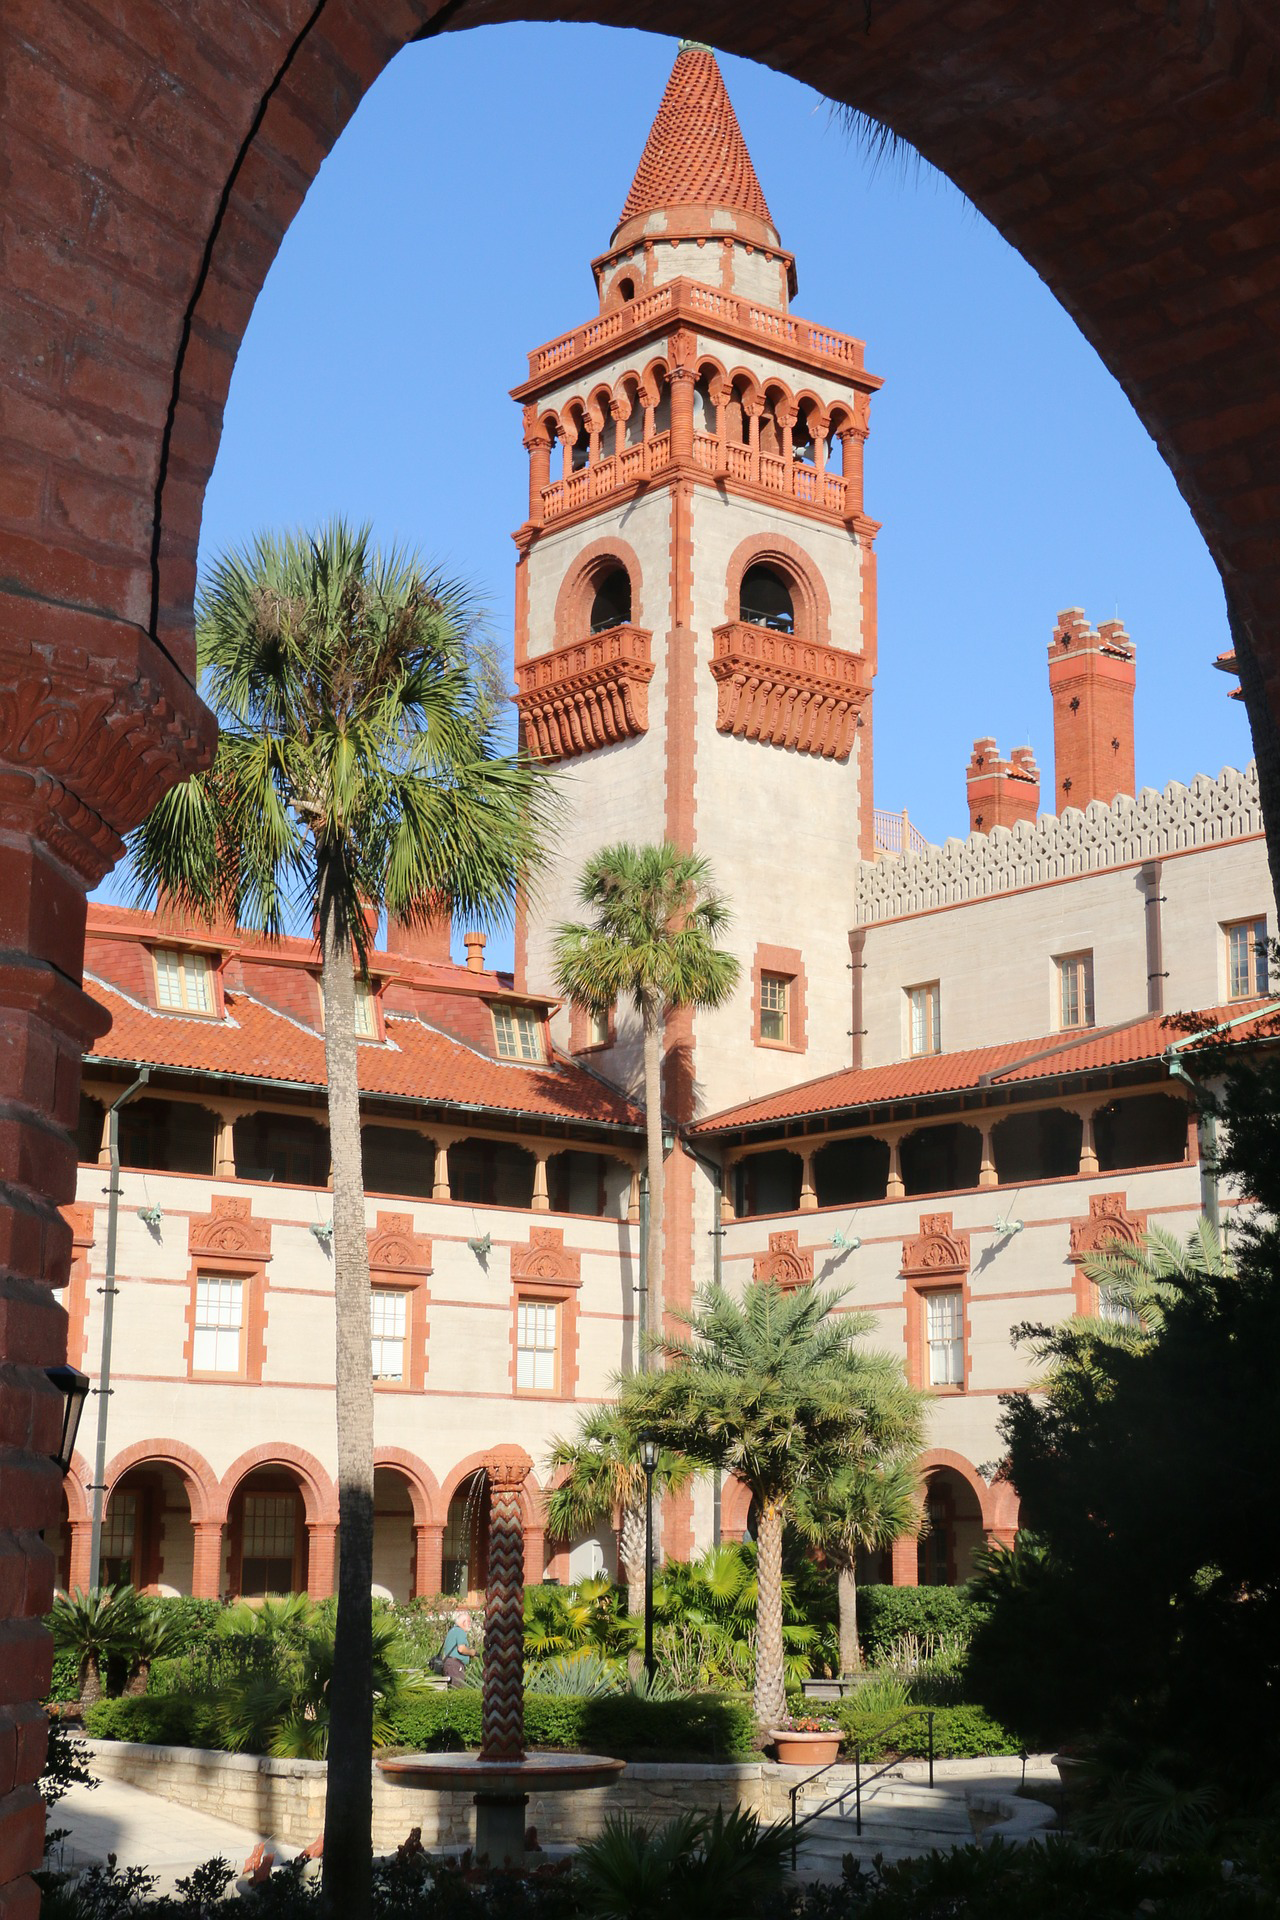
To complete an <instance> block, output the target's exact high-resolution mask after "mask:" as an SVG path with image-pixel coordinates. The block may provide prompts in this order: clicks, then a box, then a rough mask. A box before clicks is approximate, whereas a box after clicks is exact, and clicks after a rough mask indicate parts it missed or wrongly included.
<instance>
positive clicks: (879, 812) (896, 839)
mask: <svg viewBox="0 0 1280 1920" xmlns="http://www.w3.org/2000/svg"><path fill="white" fill-rule="evenodd" d="M875 840H876V851H877V852H878V853H928V851H929V842H928V841H927V840H926V839H925V837H924V835H923V834H922V833H921V831H920V829H919V827H915V826H912V824H911V822H910V820H909V819H908V818H907V810H906V808H905V807H904V808H903V809H902V812H901V813H890V812H889V811H888V810H887V809H886V808H884V807H877V808H876V809H875Z"/></svg>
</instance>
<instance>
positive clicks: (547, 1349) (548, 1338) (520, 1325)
mask: <svg viewBox="0 0 1280 1920" xmlns="http://www.w3.org/2000/svg"><path fill="white" fill-rule="evenodd" d="M559 1336H560V1308H559V1305H558V1303H557V1302H556V1301H554V1300H521V1301H520V1302H519V1304H518V1306H517V1307H516V1387H517V1390H518V1391H520V1392H522V1393H554V1392H555V1390H556V1385H557V1381H556V1349H557V1347H558V1345H559Z"/></svg>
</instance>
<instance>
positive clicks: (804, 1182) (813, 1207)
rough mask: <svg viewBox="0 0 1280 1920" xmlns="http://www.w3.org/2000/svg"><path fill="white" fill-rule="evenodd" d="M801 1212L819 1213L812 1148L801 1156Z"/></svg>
mask: <svg viewBox="0 0 1280 1920" xmlns="http://www.w3.org/2000/svg"><path fill="white" fill-rule="evenodd" d="M800 1211H801V1213H816V1212H817V1211H818V1194H817V1189H816V1188H815V1187H814V1184H813V1149H812V1148H809V1150H808V1151H807V1152H805V1153H803V1154H802V1155H801V1156H800Z"/></svg>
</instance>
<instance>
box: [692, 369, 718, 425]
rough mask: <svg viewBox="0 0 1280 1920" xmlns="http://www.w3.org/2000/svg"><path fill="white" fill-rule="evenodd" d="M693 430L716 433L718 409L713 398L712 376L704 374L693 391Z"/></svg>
mask: <svg viewBox="0 0 1280 1920" xmlns="http://www.w3.org/2000/svg"><path fill="white" fill-rule="evenodd" d="M693 429H694V432H695V433H708V434H713V433H714V432H715V431H716V408H715V402H714V401H713V400H712V398H711V379H710V375H708V374H705V373H704V374H703V375H702V377H701V379H700V380H699V381H698V384H697V386H696V387H695V388H694V390H693Z"/></svg>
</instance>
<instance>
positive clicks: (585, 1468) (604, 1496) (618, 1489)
mask: <svg viewBox="0 0 1280 1920" xmlns="http://www.w3.org/2000/svg"><path fill="white" fill-rule="evenodd" d="M549 1464H550V1466H551V1467H552V1468H553V1469H567V1471H566V1472H565V1477H564V1479H563V1480H562V1481H561V1483H560V1485H559V1486H558V1487H556V1488H554V1489H553V1490H552V1492H551V1493H549V1494H548V1495H547V1522H548V1525H549V1527H550V1529H551V1532H552V1533H553V1535H554V1536H555V1538H556V1539H557V1540H571V1539H572V1538H573V1537H574V1535H575V1534H578V1533H584V1532H586V1531H587V1529H588V1528H590V1527H593V1526H594V1525H595V1524H596V1522H597V1521H599V1520H608V1521H613V1520H614V1518H615V1516H617V1517H618V1519H619V1526H618V1558H619V1560H620V1561H621V1562H622V1571H623V1574H624V1576H625V1582H626V1588H627V1611H628V1612H629V1613H635V1612H638V1610H639V1609H638V1607H637V1604H636V1597H637V1594H643V1592H644V1547H645V1476H644V1468H643V1466H642V1465H641V1462H640V1443H639V1440H638V1438H637V1435H636V1433H635V1432H634V1431H633V1429H632V1428H630V1427H629V1426H628V1425H627V1422H626V1421H625V1420H622V1419H620V1418H619V1416H618V1413H617V1410H616V1409H615V1408H613V1407H593V1408H591V1410H590V1411H589V1412H587V1413H585V1414H584V1415H583V1417H582V1421H581V1424H580V1425H579V1428H578V1431H577V1433H576V1434H574V1435H573V1436H572V1438H570V1439H567V1440H554V1441H553V1442H552V1444H551V1453H550V1455H549ZM692 1475H693V1466H692V1464H691V1462H690V1461H688V1460H687V1459H686V1458H685V1457H684V1456H683V1455H682V1454H677V1453H670V1452H667V1451H665V1450H664V1451H663V1452H662V1453H661V1454H660V1455H659V1456H658V1464H657V1467H656V1468H655V1469H654V1476H653V1479H654V1492H655V1494H659V1493H675V1492H678V1491H679V1490H680V1488H681V1487H683V1486H686V1485H687V1484H688V1482H689V1480H690V1479H691V1477H692Z"/></svg>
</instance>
